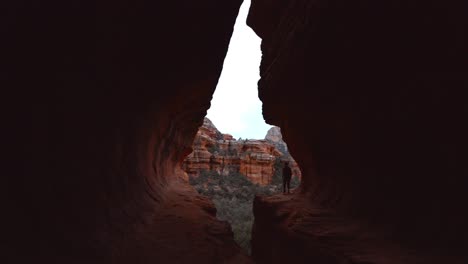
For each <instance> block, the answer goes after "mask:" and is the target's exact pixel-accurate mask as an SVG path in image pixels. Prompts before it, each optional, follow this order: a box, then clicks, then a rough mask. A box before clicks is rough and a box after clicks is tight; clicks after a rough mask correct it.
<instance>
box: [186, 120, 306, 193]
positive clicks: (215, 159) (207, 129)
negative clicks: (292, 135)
mask: <svg viewBox="0 0 468 264" xmlns="http://www.w3.org/2000/svg"><path fill="white" fill-rule="evenodd" d="M273 130H274V131H275V132H270V131H273ZM270 131H269V132H268V133H267V137H266V138H265V139H264V140H257V139H254V140H236V139H234V138H233V137H232V135H229V134H222V133H221V132H220V131H219V130H218V129H217V128H216V127H215V126H214V124H213V123H212V122H211V121H210V120H209V119H208V118H205V120H204V122H203V125H202V126H201V127H200V128H199V130H198V132H197V135H196V136H195V140H194V143H193V146H192V148H193V152H192V153H191V154H190V155H188V156H187V158H186V159H185V160H184V162H183V165H182V168H183V169H184V170H185V171H186V172H187V174H188V175H189V176H192V177H197V176H198V175H199V174H200V173H201V172H202V171H204V170H205V171H216V172H218V173H219V174H221V175H229V174H232V173H241V174H243V175H245V176H246V177H247V178H248V179H249V180H250V181H252V182H253V183H258V184H260V185H267V184H271V182H272V177H273V175H274V173H275V163H276V162H279V161H280V162H285V161H288V162H290V164H291V165H290V166H291V169H292V171H293V177H299V178H300V177H301V171H300V169H299V166H298V165H297V163H296V162H295V161H294V159H293V158H292V157H291V155H290V154H289V153H288V152H287V148H286V143H284V141H282V139H281V132H280V131H279V128H276V127H273V128H271V129H270ZM272 133H275V135H276V138H275V137H271V138H270V136H269V135H270V134H272ZM278 135H279V136H278Z"/></svg>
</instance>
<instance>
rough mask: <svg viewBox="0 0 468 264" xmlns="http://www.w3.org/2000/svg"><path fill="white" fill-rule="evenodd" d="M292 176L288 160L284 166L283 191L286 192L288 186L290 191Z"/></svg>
mask: <svg viewBox="0 0 468 264" xmlns="http://www.w3.org/2000/svg"><path fill="white" fill-rule="evenodd" d="M291 176H292V171H291V168H290V167H289V162H288V161H286V162H285V163H284V167H283V193H286V187H287V188H288V193H289V185H290V183H291Z"/></svg>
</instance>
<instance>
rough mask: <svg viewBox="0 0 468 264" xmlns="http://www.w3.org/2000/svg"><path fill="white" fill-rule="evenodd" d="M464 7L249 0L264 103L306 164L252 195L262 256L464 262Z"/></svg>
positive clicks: (256, 249) (414, 0)
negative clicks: (287, 196) (295, 179)
mask: <svg viewBox="0 0 468 264" xmlns="http://www.w3.org/2000/svg"><path fill="white" fill-rule="evenodd" d="M466 11H467V6H466V4H465V3H462V1H455V0H449V1H443V2H442V1H440V2H438V3H431V4H429V3H428V2H427V1H420V0H409V1H399V0H397V1H394V0H383V1H358V2H353V1H321V0H318V1H308V0H292V1H265V0H253V1H252V6H251V9H250V13H249V17H248V24H249V25H250V26H251V27H252V28H253V29H254V31H255V32H256V33H257V35H259V36H260V37H261V38H262V44H261V46H262V53H263V55H262V63H261V67H260V75H261V79H260V81H259V97H260V99H261V100H262V102H263V115H264V117H265V120H266V121H267V122H268V123H269V124H274V125H276V126H279V127H281V133H282V135H283V137H284V139H285V140H286V141H287V142H288V147H289V151H290V152H291V154H292V155H293V156H294V158H295V159H296V160H297V161H298V163H299V164H300V165H301V170H302V175H303V177H302V185H301V194H300V195H296V196H295V197H292V198H291V199H292V200H284V199H283V198H284V197H281V196H278V197H276V198H275V197H273V198H259V199H257V200H256V203H255V205H254V211H255V221H256V222H255V224H254V234H253V251H252V254H253V256H254V259H255V260H256V261H257V262H259V263H282V260H291V259H293V260H296V261H298V262H300V259H298V256H299V255H300V254H301V255H302V257H303V259H307V262H310V263H312V262H313V263H468V261H467V257H466V256H467V254H466V249H467V248H468V225H466V222H467V220H468V216H467V214H468V213H467V208H466V205H465V201H466V200H468V197H467V195H468V194H467V192H466V191H465V190H466V189H467V188H468V184H467V179H468V177H467V176H468V175H467V158H466V157H468V153H467V150H468V144H467V137H466V134H467V132H468V131H467V127H468V126H467V116H466V115H467V113H468V108H467V106H468V104H466V102H465V101H466V98H468V95H467V83H468V74H467V73H468V64H467V63H466V61H467V58H468V49H467V48H466V47H467V45H468V43H467V38H466V25H467V20H468V17H467V16H466ZM273 219H274V220H273ZM266 249H268V250H266Z"/></svg>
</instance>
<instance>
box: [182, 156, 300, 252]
mask: <svg viewBox="0 0 468 264" xmlns="http://www.w3.org/2000/svg"><path fill="white" fill-rule="evenodd" d="M281 173H282V163H281V160H280V159H279V158H278V159H277V160H275V175H274V176H273V184H272V185H267V186H260V185H258V184H253V183H252V182H251V181H250V180H249V179H248V178H247V177H246V176H244V175H243V174H241V173H239V172H235V173H231V174H229V175H220V174H219V173H218V172H217V171H209V170H203V171H201V172H200V175H199V176H198V177H190V178H189V182H190V184H191V185H193V186H194V188H195V189H196V190H197V191H198V192H199V193H200V194H202V195H205V196H208V197H210V198H211V199H212V201H213V203H214V204H215V206H216V209H217V213H216V217H217V218H218V219H220V220H225V221H228V222H229V223H230V224H231V228H232V231H233V233H234V240H235V241H236V242H237V243H238V244H239V245H240V246H241V247H242V248H244V249H245V250H246V251H247V252H248V253H249V254H250V247H251V244H250V240H251V230H252V224H253V221H254V217H253V212H252V205H253V199H254V197H255V195H256V194H259V195H272V194H275V193H278V192H279V191H281V185H282V177H281ZM296 184H297V185H298V184H299V179H298V178H297V177H293V178H292V180H291V187H293V186H297V185H296ZM215 186H219V187H220V188H216V190H215V188H214V187H215Z"/></svg>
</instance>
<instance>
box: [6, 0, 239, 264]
mask: <svg viewBox="0 0 468 264" xmlns="http://www.w3.org/2000/svg"><path fill="white" fill-rule="evenodd" d="M241 2H242V1H240V0H239V1H238V0H233V1H225V2H223V3H222V4H220V3H218V2H216V1H202V2H200V1H197V2H193V1H176V2H171V3H169V2H164V1H114V2H112V3H105V2H98V3H87V2H76V1H72V2H60V3H59V2H58V1H45V2H44V1H42V2H41V3H37V2H36V1H18V2H9V3H2V4H1V6H2V8H0V9H2V13H4V15H2V16H1V20H0V22H1V23H0V24H1V25H0V29H1V32H2V44H0V45H2V72H1V73H2V74H1V76H0V77H1V87H2V90H5V98H7V99H8V100H7V101H8V102H7V107H8V108H9V111H8V115H9V118H8V119H7V121H8V122H9V123H8V122H7V125H6V131H4V133H5V132H6V135H7V136H5V137H3V138H4V140H5V143H6V144H5V145H7V146H8V148H6V149H4V151H5V153H7V154H8V155H9V157H10V158H11V160H12V161H13V162H11V163H10V166H11V174H10V175H8V176H6V177H8V179H9V180H8V186H7V188H8V190H9V191H8V192H7V194H8V196H9V197H8V198H7V200H6V204H7V207H6V208H7V210H6V211H8V212H9V213H8V215H6V217H5V219H3V220H2V221H5V225H3V226H4V227H8V228H7V229H9V230H6V231H5V232H4V233H5V238H6V240H7V241H9V243H8V245H7V252H9V253H10V254H9V255H11V256H12V260H13V259H14V261H15V262H18V263H21V262H22V261H26V260H28V259H37V258H38V257H39V259H43V260H48V261H51V262H52V263H53V262H54V261H60V262H61V263H75V262H77V263H79V262H86V263H90V262H99V263H102V262H108V261H110V262H112V263H118V262H119V261H121V259H116V258H115V256H116V255H119V254H121V253H122V252H126V249H125V248H124V246H122V245H125V243H126V241H131V240H132V239H134V240H135V241H136V240H138V238H135V237H134V233H135V232H136V230H139V231H141V230H142V229H145V228H149V227H151V226H154V224H153V223H151V216H152V215H154V214H158V213H159V212H158V207H159V206H160V205H161V204H163V203H164V200H165V196H166V189H167V188H168V186H169V185H170V184H171V182H172V181H176V180H177V178H178V177H177V176H180V174H181V173H182V172H181V171H179V169H178V165H179V163H180V162H181V161H182V159H183V158H184V157H185V156H186V155H187V154H189V153H190V151H191V150H190V146H191V144H192V141H193V138H194V136H195V134H196V131H197V129H198V127H199V126H200V125H201V124H202V122H203V117H204V116H205V114H206V110H207V109H208V108H209V101H210V99H211V95H212V93H213V91H214V89H215V86H216V83H217V80H218V77H219V75H220V72H221V68H222V63H223V60H224V56H225V54H226V52H227V48H228V43H229V39H230V36H231V34H232V29H233V26H234V22H235V18H236V16H237V12H238V9H239V7H240V4H241ZM9 168H10V167H9ZM12 227H14V228H12ZM139 253H141V252H139ZM126 254H128V255H131V254H132V252H126ZM135 254H137V253H136V252H135ZM140 257H141V256H140ZM147 261H149V262H151V261H157V259H156V260H155V259H148V260H147Z"/></svg>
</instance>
